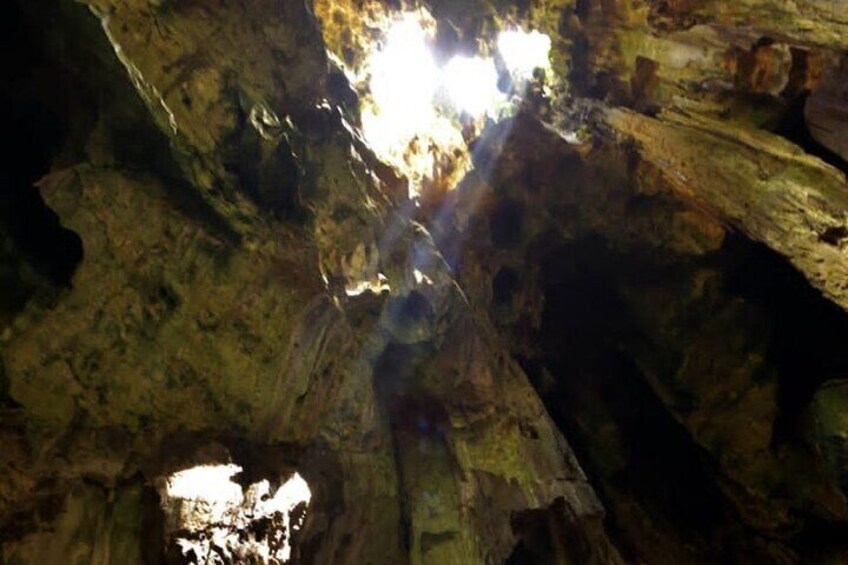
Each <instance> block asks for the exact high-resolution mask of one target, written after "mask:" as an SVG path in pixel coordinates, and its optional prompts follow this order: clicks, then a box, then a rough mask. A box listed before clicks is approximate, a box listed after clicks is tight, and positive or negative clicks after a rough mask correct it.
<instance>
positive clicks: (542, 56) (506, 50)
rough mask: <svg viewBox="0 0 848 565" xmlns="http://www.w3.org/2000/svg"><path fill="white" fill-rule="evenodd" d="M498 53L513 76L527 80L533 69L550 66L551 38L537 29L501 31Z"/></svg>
mask: <svg viewBox="0 0 848 565" xmlns="http://www.w3.org/2000/svg"><path fill="white" fill-rule="evenodd" d="M498 53H500V56H501V58H502V59H503V62H504V65H506V68H507V70H508V71H509V73H510V74H511V75H512V77H513V78H515V79H518V80H527V79H529V78H530V77H532V76H533V71H534V70H535V69H537V68H541V69H548V68H550V65H551V60H550V53H551V38H550V37H548V36H547V35H545V34H544V33H539V32H538V31H530V32H527V31H521V30H507V31H503V32H501V33H500V35H498Z"/></svg>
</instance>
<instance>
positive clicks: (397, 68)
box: [319, 3, 556, 197]
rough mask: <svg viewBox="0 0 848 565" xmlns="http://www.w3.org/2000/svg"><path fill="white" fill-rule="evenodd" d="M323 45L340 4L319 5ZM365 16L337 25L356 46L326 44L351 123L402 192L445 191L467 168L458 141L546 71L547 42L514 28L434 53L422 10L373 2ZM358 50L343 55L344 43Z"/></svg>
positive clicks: (503, 113) (503, 110)
mask: <svg viewBox="0 0 848 565" xmlns="http://www.w3.org/2000/svg"><path fill="white" fill-rule="evenodd" d="M321 6H322V7H323V10H322V11H321V12H319V13H322V14H323V18H324V21H323V24H324V26H325V30H326V31H325V36H326V37H328V43H329V44H330V45H331V46H333V44H334V41H333V35H332V34H334V33H342V32H340V31H339V30H337V29H335V26H337V25H339V22H347V21H348V20H347V19H346V18H347V17H349V16H350V15H349V14H347V15H346V14H345V12H344V11H343V7H341V6H335V5H333V4H332V3H330V4H329V5H327V4H321ZM370 10H371V11H370V12H369V14H370V17H369V18H368V19H367V21H365V22H360V25H361V26H362V29H357V26H356V25H353V26H352V27H350V28H345V31H346V32H347V34H348V35H349V34H357V35H358V36H359V40H358V41H357V42H356V44H344V43H343V44H341V45H336V48H337V49H338V50H339V53H331V55H332V57H333V58H334V59H335V60H336V61H338V63H339V64H340V65H341V66H342V68H343V69H344V70H345V72H346V74H347V75H348V76H349V78H350V80H351V82H352V85H353V86H354V87H355V88H356V89H357V90H358V91H359V93H360V95H361V109H360V115H359V120H360V121H361V132H362V136H363V138H364V140H365V142H366V143H367V144H368V145H369V147H370V148H371V149H372V150H373V151H374V152H375V153H376V154H377V156H378V157H380V158H381V159H382V160H383V161H384V162H386V163H388V164H390V165H392V166H393V167H394V168H395V169H396V171H397V172H398V173H399V174H402V175H404V176H405V177H407V179H408V181H409V191H410V196H411V197H417V196H418V195H419V194H420V192H421V191H422V190H425V189H429V188H434V189H435V190H437V191H441V192H444V191H445V190H450V189H453V188H454V186H455V185H456V184H457V183H458V182H459V181H460V179H461V178H462V177H463V176H464V175H465V173H467V172H468V170H469V169H470V168H471V167H472V166H473V163H472V162H471V158H470V155H469V149H468V145H469V143H471V142H473V141H474V139H475V138H476V137H477V136H478V135H479V132H480V130H481V129H482V127H483V126H484V125H485V123H486V120H491V121H498V120H500V119H503V118H505V117H507V116H509V115H510V114H512V113H514V112H515V110H516V108H517V106H518V105H520V104H521V98H522V97H523V96H524V94H525V91H526V89H527V87H528V84H529V82H530V81H531V79H532V78H533V73H534V71H542V72H544V71H547V73H548V77H549V80H550V81H551V82H555V80H556V79H555V75H554V74H553V73H552V71H551V62H550V50H551V40H550V37H548V36H547V35H545V34H542V33H540V32H539V31H536V30H533V31H525V30H521V29H517V28H515V27H514V26H513V27H512V28H510V29H504V30H502V31H501V32H500V33H498V34H497V37H496V38H495V39H494V40H493V41H491V42H490V43H491V44H490V45H486V43H485V42H482V43H483V49H482V53H479V54H474V55H471V56H469V55H463V54H451V53H441V59H442V61H441V62H439V61H437V57H436V55H437V53H436V32H437V30H436V28H437V22H436V21H435V20H434V19H433V16H432V15H431V14H430V12H429V11H428V10H427V9H426V8H419V9H418V10H416V11H401V12H392V11H391V10H386V9H385V8H383V7H382V6H380V5H379V4H377V3H374V4H372V5H370ZM354 48H355V49H358V50H360V51H359V53H357V55H356V56H348V59H350V60H351V62H350V63H345V61H344V59H343V57H345V50H351V49H354Z"/></svg>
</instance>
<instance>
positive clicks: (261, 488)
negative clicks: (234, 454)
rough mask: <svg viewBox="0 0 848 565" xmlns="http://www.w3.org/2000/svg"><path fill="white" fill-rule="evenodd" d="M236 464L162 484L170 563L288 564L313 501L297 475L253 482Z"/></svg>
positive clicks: (200, 469) (187, 472)
mask: <svg viewBox="0 0 848 565" xmlns="http://www.w3.org/2000/svg"><path fill="white" fill-rule="evenodd" d="M242 471H243V468H242V467H241V466H239V465H236V464H233V463H219V464H209V463H205V464H201V465H197V466H194V467H190V468H187V469H182V470H179V471H176V472H174V473H171V474H170V475H168V476H167V477H166V478H165V479H164V480H163V481H161V482H162V485H163V486H162V488H161V492H160V500H161V505H162V509H163V511H164V514H165V536H166V539H167V542H166V543H167V544H168V548H167V550H166V554H167V555H168V556H169V561H171V562H174V563H185V564H196V565H199V564H221V565H223V564H230V563H247V562H250V563H261V564H282V563H289V562H290V561H291V558H292V546H293V544H295V543H296V541H295V540H296V538H297V536H298V534H299V532H300V531H301V529H302V528H303V525H304V521H305V519H306V515H307V508H308V506H309V503H310V501H311V498H312V492H311V490H310V488H309V485H308V484H307V483H306V481H305V480H304V479H303V477H301V476H300V474H298V473H297V472H294V473H293V474H291V475H290V476H289V477H282V476H281V477H274V478H273V482H274V484H272V482H271V481H270V480H269V479H261V480H259V481H257V482H252V483H250V484H249V485H247V486H246V487H245V486H244V485H241V484H239V483H237V482H235V481H233V480H232V479H233V477H234V476H236V475H238V474H240V473H241V472H242Z"/></svg>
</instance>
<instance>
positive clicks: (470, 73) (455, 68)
mask: <svg viewBox="0 0 848 565" xmlns="http://www.w3.org/2000/svg"><path fill="white" fill-rule="evenodd" d="M444 85H445V89H446V90H447V92H448V96H449V97H450V99H451V101H452V102H453V104H454V105H455V106H456V108H457V109H458V110H460V111H463V112H466V113H468V114H469V115H470V116H472V117H474V118H479V117H482V116H485V115H487V114H488V115H490V116H494V115H495V111H496V109H497V107H498V106H499V105H500V104H502V103H503V102H504V100H505V97H504V94H503V93H502V92H501V91H500V90H498V71H497V69H495V62H494V61H493V60H492V59H484V58H482V57H461V56H456V57H454V58H453V59H451V60H450V61H448V64H447V65H446V66H445V69H444Z"/></svg>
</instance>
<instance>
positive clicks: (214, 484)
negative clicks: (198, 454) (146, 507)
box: [167, 465, 242, 504]
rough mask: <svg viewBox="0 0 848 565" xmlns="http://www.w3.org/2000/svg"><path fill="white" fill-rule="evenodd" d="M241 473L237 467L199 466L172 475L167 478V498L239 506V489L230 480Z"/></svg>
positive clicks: (240, 495)
mask: <svg viewBox="0 0 848 565" xmlns="http://www.w3.org/2000/svg"><path fill="white" fill-rule="evenodd" d="M239 472H241V467H239V466H238V465H200V466H198V467H194V468H191V469H186V470H185V471H180V472H178V473H174V474H173V475H171V476H170V477H169V478H168V483H167V485H168V487H167V488H168V496H169V497H171V498H182V499H183V500H202V501H205V502H221V503H224V504H226V503H230V504H241V500H242V492H241V487H240V486H238V485H237V484H236V483H234V482H232V481H231V480H230V478H231V477H232V476H233V475H235V474H236V473H239Z"/></svg>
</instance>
